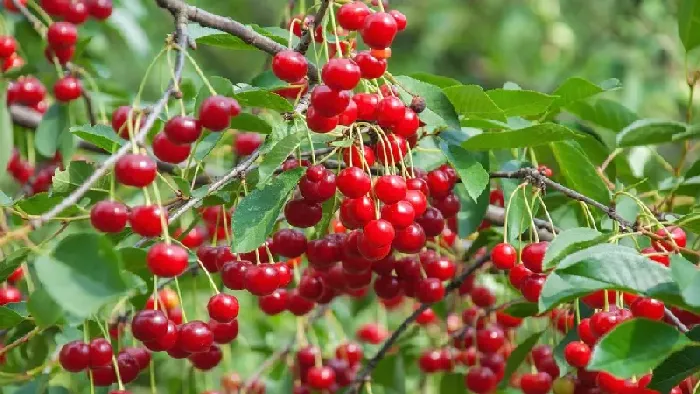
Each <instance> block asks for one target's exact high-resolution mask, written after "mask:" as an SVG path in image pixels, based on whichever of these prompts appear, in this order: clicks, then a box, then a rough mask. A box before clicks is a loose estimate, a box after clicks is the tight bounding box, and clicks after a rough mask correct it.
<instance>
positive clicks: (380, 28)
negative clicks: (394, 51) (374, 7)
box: [360, 12, 398, 49]
mask: <svg viewBox="0 0 700 394" xmlns="http://www.w3.org/2000/svg"><path fill="white" fill-rule="evenodd" d="M397 32H398V25H397V23H396V19H394V17H392V16H391V15H390V14H388V13H386V12H377V13H374V14H372V15H369V16H367V17H366V18H365V20H364V25H363V26H362V30H360V34H361V35H362V41H364V42H365V44H367V46H369V47H370V48H374V49H384V48H387V47H390V46H391V43H392V41H394V37H396V33H397Z"/></svg>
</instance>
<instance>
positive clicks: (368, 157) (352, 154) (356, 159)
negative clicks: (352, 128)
mask: <svg viewBox="0 0 700 394" xmlns="http://www.w3.org/2000/svg"><path fill="white" fill-rule="evenodd" d="M375 161H376V156H375V154H374V151H373V150H372V148H370V147H369V146H367V145H364V146H363V148H362V153H360V148H359V147H357V146H355V145H353V146H351V147H350V148H346V149H343V162H344V163H345V165H347V166H348V167H359V168H366V167H372V165H374V163H375ZM365 166H366V167H365Z"/></svg>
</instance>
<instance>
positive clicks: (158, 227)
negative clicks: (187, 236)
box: [129, 205, 168, 237]
mask: <svg viewBox="0 0 700 394" xmlns="http://www.w3.org/2000/svg"><path fill="white" fill-rule="evenodd" d="M164 222H165V224H166V225H167V224H168V217H167V216H166V215H165V213H164V210H163V209H162V207H160V206H159V205H141V206H137V207H134V208H132V209H131V214H130V215H129V223H130V224H131V229H132V230H133V231H134V232H135V233H136V234H139V235H142V236H144V237H157V236H159V235H160V234H161V233H162V232H163V223H164Z"/></svg>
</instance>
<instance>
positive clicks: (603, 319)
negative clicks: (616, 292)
mask: <svg viewBox="0 0 700 394" xmlns="http://www.w3.org/2000/svg"><path fill="white" fill-rule="evenodd" d="M621 322H622V320H621V318H620V316H619V315H618V314H617V313H615V312H614V311H611V312H598V313H595V314H594V315H593V316H592V317H591V331H592V332H593V334H595V335H596V336H597V337H602V336H603V335H605V334H607V333H608V332H609V331H611V330H612V329H613V328H615V326H617V325H618V324H620V323H621Z"/></svg>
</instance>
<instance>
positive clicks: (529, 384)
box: [520, 372, 552, 394]
mask: <svg viewBox="0 0 700 394" xmlns="http://www.w3.org/2000/svg"><path fill="white" fill-rule="evenodd" d="M551 388H552V377H551V376H549V375H548V374H546V373H544V372H538V373H531V374H525V375H523V376H522V377H520V389H521V390H522V391H523V393H524V394H547V393H548V392H549V390H550V389H551Z"/></svg>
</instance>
